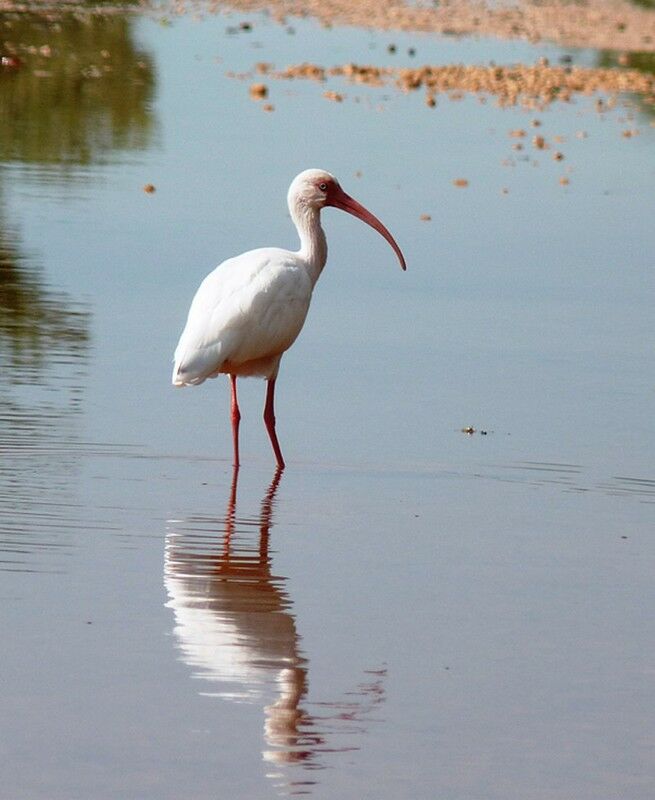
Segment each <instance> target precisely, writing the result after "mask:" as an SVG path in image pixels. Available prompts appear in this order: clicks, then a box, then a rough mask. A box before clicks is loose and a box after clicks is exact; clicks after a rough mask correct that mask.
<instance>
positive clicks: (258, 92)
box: [249, 83, 268, 100]
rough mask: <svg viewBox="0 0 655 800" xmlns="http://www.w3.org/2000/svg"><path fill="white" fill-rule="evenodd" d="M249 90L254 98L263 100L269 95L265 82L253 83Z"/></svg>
mask: <svg viewBox="0 0 655 800" xmlns="http://www.w3.org/2000/svg"><path fill="white" fill-rule="evenodd" d="M249 92H250V97H251V99H252V100H263V99H264V97H267V96H268V86H266V84H265V83H253V84H251V86H250V89H249Z"/></svg>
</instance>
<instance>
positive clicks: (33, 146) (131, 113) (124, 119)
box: [0, 6, 155, 169]
mask: <svg viewBox="0 0 655 800" xmlns="http://www.w3.org/2000/svg"><path fill="white" fill-rule="evenodd" d="M134 20H135V17H133V16H132V15H131V14H130V13H128V12H127V11H123V12H121V13H117V12H116V9H115V8H112V9H105V10H104V11H103V10H102V9H101V8H99V7H98V6H96V7H95V10H94V11H93V13H90V12H86V11H84V12H82V11H80V10H78V11H75V12H71V11H66V12H62V11H59V12H57V11H46V10H42V11H41V12H39V13H36V12H34V11H27V12H25V13H18V12H8V13H2V14H0V32H1V33H2V36H1V37H0V41H2V42H4V44H2V45H0V46H1V47H2V55H3V56H5V66H4V67H2V68H1V69H0V160H2V161H19V162H24V163H27V164H47V165H55V166H61V167H62V168H64V169H65V168H66V167H67V166H76V165H88V164H91V163H93V162H97V161H102V160H103V158H107V156H108V155H109V154H110V153H111V152H112V151H116V150H119V151H121V150H123V151H125V150H142V149H145V148H146V147H148V146H149V144H150V143H151V140H152V135H153V129H154V119H153V114H152V109H151V104H152V99H153V95H154V88H155V71H154V66H153V61H152V58H151V57H150V55H149V54H148V53H147V52H145V51H144V50H142V49H140V48H139V47H138V46H137V44H136V43H135V41H134V38H133V32H132V25H133V23H134Z"/></svg>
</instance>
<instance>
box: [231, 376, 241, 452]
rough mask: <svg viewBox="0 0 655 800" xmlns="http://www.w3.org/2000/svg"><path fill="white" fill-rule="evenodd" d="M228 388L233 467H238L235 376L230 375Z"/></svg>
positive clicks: (238, 413)
mask: <svg viewBox="0 0 655 800" xmlns="http://www.w3.org/2000/svg"><path fill="white" fill-rule="evenodd" d="M230 388H231V389H232V444H233V446H234V466H235V467H238V466H239V422H240V421H241V412H240V411H239V404H238V402H237V376H236V375H230Z"/></svg>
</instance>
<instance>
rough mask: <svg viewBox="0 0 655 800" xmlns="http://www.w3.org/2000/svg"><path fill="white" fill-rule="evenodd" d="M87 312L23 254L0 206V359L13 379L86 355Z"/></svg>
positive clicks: (29, 378) (31, 378) (28, 378)
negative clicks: (54, 287)
mask: <svg viewBox="0 0 655 800" xmlns="http://www.w3.org/2000/svg"><path fill="white" fill-rule="evenodd" d="M88 325H89V315H88V312H87V311H86V310H85V309H84V308H82V307H78V306H76V304H75V303H73V302H72V301H71V300H70V298H69V297H68V296H67V295H66V294H64V293H62V292H56V291H53V290H51V289H50V288H49V287H48V286H47V284H46V283H45V279H44V277H43V274H42V272H41V271H40V270H39V269H38V268H37V267H35V266H34V265H33V264H31V263H30V262H29V260H28V259H26V258H25V257H24V255H23V254H21V252H20V249H19V242H18V238H17V235H16V232H15V231H14V230H12V228H11V226H9V225H8V224H6V222H5V219H4V214H3V213H2V209H1V208H0V360H1V361H2V364H3V370H4V371H5V381H8V382H9V383H32V382H36V381H38V380H39V379H40V377H41V376H42V373H43V370H44V368H45V367H47V366H54V365H56V364H58V363H59V362H60V361H61V359H62V358H64V359H65V361H67V362H70V361H74V360H76V359H78V358H80V357H83V356H84V354H85V352H86V350H87V345H88V341H89V328H88Z"/></svg>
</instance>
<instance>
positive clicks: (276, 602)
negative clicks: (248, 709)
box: [164, 469, 385, 794]
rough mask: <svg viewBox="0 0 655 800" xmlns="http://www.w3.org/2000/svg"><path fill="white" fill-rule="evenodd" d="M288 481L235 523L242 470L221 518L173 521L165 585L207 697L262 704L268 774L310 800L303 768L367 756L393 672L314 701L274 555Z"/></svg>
mask: <svg viewBox="0 0 655 800" xmlns="http://www.w3.org/2000/svg"><path fill="white" fill-rule="evenodd" d="M281 477H282V473H281V471H279V470H278V471H276V473H275V475H274V477H273V479H272V481H271V483H270V485H269V487H268V489H267V491H266V494H265V495H264V498H263V500H262V501H261V506H260V510H259V516H258V517H257V518H249V517H241V516H237V483H238V469H237V470H235V471H234V474H233V478H232V485H231V488H230V494H229V499H228V503H227V510H226V513H225V515H224V516H223V517H218V518H212V517H208V516H202V515H196V516H191V517H188V518H186V519H184V520H179V521H174V522H171V523H170V529H169V532H168V534H167V537H166V553H165V568H164V581H165V585H166V590H167V592H168V596H169V600H168V603H167V607H168V608H171V609H172V610H173V613H174V617H175V626H174V633H175V636H176V640H177V646H178V648H179V650H180V653H181V658H182V660H183V661H184V662H185V663H186V664H187V665H188V666H189V667H190V668H191V669H192V672H193V676H194V677H196V678H200V679H202V680H203V681H206V682H207V683H206V684H205V686H203V689H202V690H201V694H203V695H206V696H210V697H218V698H222V699H224V700H234V701H242V702H243V701H245V702H253V703H258V704H261V705H262V708H263V713H264V726H263V727H264V731H263V736H264V747H263V749H262V756H263V759H264V760H265V761H266V762H267V763H268V764H269V773H268V775H269V777H270V778H271V779H272V780H273V781H274V782H275V783H276V784H277V786H278V788H282V789H284V790H286V791H287V792H288V793H290V794H297V793H305V792H311V787H312V785H313V784H314V783H316V780H315V778H316V776H315V775H313V776H309V775H307V774H300V775H299V774H298V773H297V772H296V771H295V770H297V769H298V768H302V769H303V770H312V771H313V770H320V769H322V768H324V767H325V766H326V763H325V759H327V758H329V755H328V754H331V753H338V752H344V751H351V750H358V749H359V743H358V741H357V736H358V735H360V736H361V735H362V734H364V733H365V732H366V730H367V727H368V724H369V723H370V722H371V721H372V720H371V718H370V717H369V714H370V712H371V711H372V710H373V709H374V708H375V707H377V706H378V705H379V704H380V703H381V702H382V701H383V700H384V686H383V683H384V678H385V670H384V669H379V670H371V671H367V673H366V677H365V679H364V681H363V682H362V683H361V684H360V685H359V686H357V687H356V689H355V690H353V691H351V692H348V693H347V694H346V696H345V697H344V698H342V699H340V700H339V701H337V702H332V701H330V702H311V701H309V699H308V696H307V695H308V688H309V682H308V671H309V663H308V660H307V658H306V657H305V655H304V654H303V652H302V649H301V646H300V639H301V637H300V635H299V634H298V631H297V628H296V621H295V618H294V615H293V613H292V610H291V608H292V603H291V599H290V598H289V595H288V593H287V591H286V589H285V583H286V578H284V577H283V576H280V575H276V574H274V572H273V560H272V555H271V550H270V531H271V528H272V526H273V514H274V509H275V498H276V493H277V490H278V487H279V484H280V480H281ZM210 684H212V685H213V686H210Z"/></svg>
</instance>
